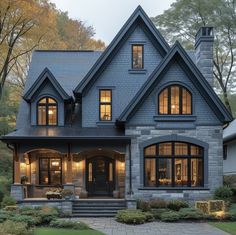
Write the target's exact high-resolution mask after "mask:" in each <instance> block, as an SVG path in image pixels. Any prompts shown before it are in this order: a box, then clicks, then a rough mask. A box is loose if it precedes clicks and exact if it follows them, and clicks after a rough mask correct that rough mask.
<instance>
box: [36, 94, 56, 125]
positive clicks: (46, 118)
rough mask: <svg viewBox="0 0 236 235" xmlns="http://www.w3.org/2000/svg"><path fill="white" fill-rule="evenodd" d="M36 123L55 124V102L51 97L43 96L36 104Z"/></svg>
mask: <svg viewBox="0 0 236 235" xmlns="http://www.w3.org/2000/svg"><path fill="white" fill-rule="evenodd" d="M37 124H38V125H42V126H56V125H57V102H56V100H54V99H53V98H50V97H44V98H42V99H40V100H39V102H38V105H37Z"/></svg>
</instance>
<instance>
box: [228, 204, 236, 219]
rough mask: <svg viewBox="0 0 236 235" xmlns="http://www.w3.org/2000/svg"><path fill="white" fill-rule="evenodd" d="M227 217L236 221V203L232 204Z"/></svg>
mask: <svg viewBox="0 0 236 235" xmlns="http://www.w3.org/2000/svg"><path fill="white" fill-rule="evenodd" d="M227 217H228V219H230V220H232V221H236V204H232V205H231V207H230V208H229V211H228V215H227Z"/></svg>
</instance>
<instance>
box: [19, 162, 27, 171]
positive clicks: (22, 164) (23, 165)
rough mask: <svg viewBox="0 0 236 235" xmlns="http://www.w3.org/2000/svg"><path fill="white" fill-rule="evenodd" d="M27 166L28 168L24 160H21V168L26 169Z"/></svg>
mask: <svg viewBox="0 0 236 235" xmlns="http://www.w3.org/2000/svg"><path fill="white" fill-rule="evenodd" d="M25 168H26V164H25V163H24V162H21V163H20V169H21V170H25Z"/></svg>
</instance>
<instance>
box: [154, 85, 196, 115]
mask: <svg viewBox="0 0 236 235" xmlns="http://www.w3.org/2000/svg"><path fill="white" fill-rule="evenodd" d="M158 100H159V105H158V113H159V114H161V115H163V114H171V115H189V114H192V96H191V93H190V92H189V91H188V90H187V89H186V88H184V87H182V86H180V85H171V86H168V87H166V88H165V89H164V90H162V91H161V93H160V94H159V99H158Z"/></svg>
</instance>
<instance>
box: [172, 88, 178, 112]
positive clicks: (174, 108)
mask: <svg viewBox="0 0 236 235" xmlns="http://www.w3.org/2000/svg"><path fill="white" fill-rule="evenodd" d="M171 114H179V87H178V86H172V87H171Z"/></svg>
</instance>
